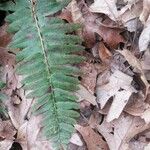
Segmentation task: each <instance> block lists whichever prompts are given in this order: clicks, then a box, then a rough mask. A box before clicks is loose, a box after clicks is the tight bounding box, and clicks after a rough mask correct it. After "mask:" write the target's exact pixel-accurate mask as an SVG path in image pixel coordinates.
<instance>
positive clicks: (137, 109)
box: [124, 94, 149, 116]
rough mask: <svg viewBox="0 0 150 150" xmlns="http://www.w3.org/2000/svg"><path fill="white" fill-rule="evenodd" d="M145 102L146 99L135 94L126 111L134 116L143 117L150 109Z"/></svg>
mask: <svg viewBox="0 0 150 150" xmlns="http://www.w3.org/2000/svg"><path fill="white" fill-rule="evenodd" d="M144 100H145V99H144V98H143V97H142V96H140V95H139V94H133V95H132V97H131V98H130V101H129V102H128V104H127V105H126V107H125V109H124V111H125V112H127V113H129V114H130V115H133V116H142V114H143V113H144V112H145V111H146V110H147V109H148V108H149V104H148V103H145V101H144Z"/></svg>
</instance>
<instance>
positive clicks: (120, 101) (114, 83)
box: [96, 70, 136, 122]
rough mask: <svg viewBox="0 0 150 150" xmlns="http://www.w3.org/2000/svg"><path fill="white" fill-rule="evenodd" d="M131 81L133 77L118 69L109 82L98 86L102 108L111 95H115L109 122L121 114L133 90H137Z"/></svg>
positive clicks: (98, 95)
mask: <svg viewBox="0 0 150 150" xmlns="http://www.w3.org/2000/svg"><path fill="white" fill-rule="evenodd" d="M131 82H132V77H130V76H128V75H126V74H124V73H123V72H121V71H119V70H116V71H115V72H114V73H113V74H112V75H111V76H110V79H109V82H108V83H107V84H104V85H102V86H101V85H99V86H98V87H97V90H96V91H97V99H98V102H99V103H100V106H101V109H103V108H104V106H105V105H106V103H107V102H108V100H109V99H110V98H111V97H114V98H113V102H112V105H111V106H110V109H109V112H108V116H107V121H108V122H110V121H112V120H113V119H115V118H118V117H119V116H120V114H121V113H122V111H123V109H124V107H125V106H126V104H127V102H128V100H129V98H130V96H131V95H132V93H133V92H136V90H135V89H134V88H133V87H132V86H131ZM97 84H98V83H97ZM118 106H119V107H118Z"/></svg>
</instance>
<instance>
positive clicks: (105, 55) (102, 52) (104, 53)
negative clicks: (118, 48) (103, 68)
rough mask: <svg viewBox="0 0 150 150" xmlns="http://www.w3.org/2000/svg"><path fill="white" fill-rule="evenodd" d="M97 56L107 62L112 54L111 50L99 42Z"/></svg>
mask: <svg viewBox="0 0 150 150" xmlns="http://www.w3.org/2000/svg"><path fill="white" fill-rule="evenodd" d="M98 52H99V57H100V59H101V60H102V61H103V62H104V63H108V62H109V59H110V57H111V56H112V54H111V52H110V51H109V50H108V48H107V47H106V46H105V45H104V43H103V42H100V43H99V49H98Z"/></svg>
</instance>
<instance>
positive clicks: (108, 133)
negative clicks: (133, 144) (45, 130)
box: [97, 106, 150, 150]
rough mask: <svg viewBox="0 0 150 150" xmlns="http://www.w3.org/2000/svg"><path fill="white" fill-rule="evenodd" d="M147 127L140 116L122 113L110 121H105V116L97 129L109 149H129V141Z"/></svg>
mask: <svg viewBox="0 0 150 150" xmlns="http://www.w3.org/2000/svg"><path fill="white" fill-rule="evenodd" d="M118 107H119V106H118ZM149 127H150V125H149V124H145V122H144V121H143V119H141V118H140V117H133V116H130V115H127V114H124V113H123V114H122V115H121V116H120V117H119V119H117V120H114V121H113V122H111V123H107V122H106V118H105V120H104V122H103V123H102V124H101V125H98V126H97V129H98V131H99V132H100V133H101V134H102V135H103V136H104V138H105V139H106V141H107V143H108V146H109V149H111V150H127V149H130V148H129V141H130V140H131V139H132V138H133V137H134V136H135V135H137V134H138V133H141V132H142V131H145V130H146V129H148V128H149Z"/></svg>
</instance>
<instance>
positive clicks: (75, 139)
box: [70, 133, 83, 146]
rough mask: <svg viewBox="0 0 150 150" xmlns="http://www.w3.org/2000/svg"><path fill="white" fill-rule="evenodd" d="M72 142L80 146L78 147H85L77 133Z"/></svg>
mask: <svg viewBox="0 0 150 150" xmlns="http://www.w3.org/2000/svg"><path fill="white" fill-rule="evenodd" d="M70 142H71V143H73V144H75V145H78V146H83V142H82V141H81V139H80V137H79V135H78V134H77V133H74V134H73V135H72V137H71V139H70Z"/></svg>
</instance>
